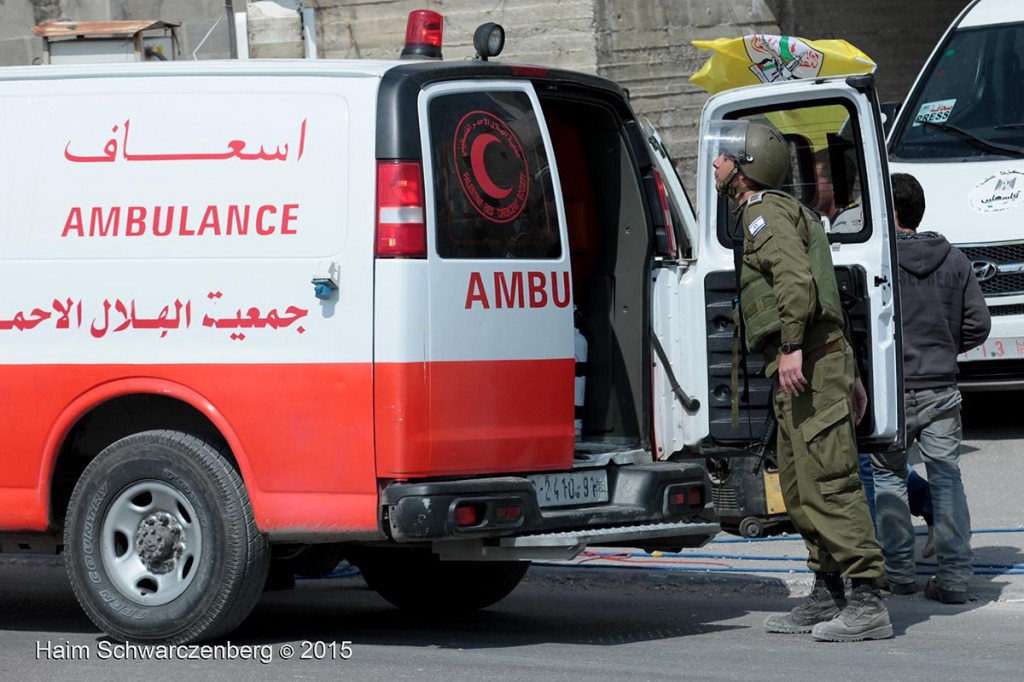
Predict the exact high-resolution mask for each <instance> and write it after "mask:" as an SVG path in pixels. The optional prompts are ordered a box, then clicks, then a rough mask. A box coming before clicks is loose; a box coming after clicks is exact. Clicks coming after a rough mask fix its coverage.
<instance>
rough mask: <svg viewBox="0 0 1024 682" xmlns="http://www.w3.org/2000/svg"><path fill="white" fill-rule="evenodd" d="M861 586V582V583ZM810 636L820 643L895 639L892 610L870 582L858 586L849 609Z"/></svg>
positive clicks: (814, 629) (851, 596)
mask: <svg viewBox="0 0 1024 682" xmlns="http://www.w3.org/2000/svg"><path fill="white" fill-rule="evenodd" d="M858 582H859V581H858ZM811 636H812V637H814V639H816V640H818V641H820V642H860V641H862V640H865V639H888V638H890V637H892V636H893V632H892V622H890V620H889V609H887V608H886V607H885V602H884V601H882V595H880V594H879V593H878V588H877V587H875V586H874V585H873V584H871V583H870V582H863V583H860V582H859V584H857V585H855V586H854V588H853V592H851V593H850V599H849V601H848V602H847V604H846V608H845V609H843V610H842V611H840V612H839V615H838V616H836V617H835V618H833V619H832V620H830V621H828V622H826V623H818V624H817V625H815V626H814V628H813V629H812V630H811Z"/></svg>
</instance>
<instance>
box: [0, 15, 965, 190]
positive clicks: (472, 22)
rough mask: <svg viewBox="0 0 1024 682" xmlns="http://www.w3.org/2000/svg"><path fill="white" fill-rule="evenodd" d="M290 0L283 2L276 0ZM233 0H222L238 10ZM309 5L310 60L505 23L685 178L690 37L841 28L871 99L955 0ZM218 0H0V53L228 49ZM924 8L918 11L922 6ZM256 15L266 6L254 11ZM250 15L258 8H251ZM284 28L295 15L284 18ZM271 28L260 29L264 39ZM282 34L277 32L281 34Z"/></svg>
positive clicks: (692, 135)
mask: <svg viewBox="0 0 1024 682" xmlns="http://www.w3.org/2000/svg"><path fill="white" fill-rule="evenodd" d="M279 1H280V2H281V3H282V4H287V3H291V4H294V3H295V0H279ZM244 2H245V0H234V4H235V7H236V9H240V8H241V7H242V6H243V4H244ZM304 2H305V5H306V6H309V7H313V8H314V9H315V12H316V23H317V25H316V33H317V42H318V47H319V54H320V57H322V58H363V59H373V58H379V59H391V58H395V57H397V56H398V53H399V51H400V50H401V45H402V42H403V39H404V35H405V20H406V16H407V15H408V13H409V12H410V11H411V10H413V9H418V8H427V9H434V10H437V11H440V12H442V13H443V14H444V15H445V58H447V59H464V58H471V57H472V56H473V48H472V38H473V30H474V29H475V28H476V27H477V26H478V25H479V24H481V23H484V22H485V21H496V22H498V23H501V24H502V25H504V26H505V28H506V30H507V31H508V37H507V44H506V48H505V52H504V53H503V54H502V56H501V59H504V60H508V61H516V62H524V63H534V64H544V65H550V66H557V67H560V68H567V69H577V70H580V71H586V72H589V73H597V74H599V75H602V76H605V77H608V78H612V79H614V80H616V81H618V82H620V83H621V84H622V85H624V86H625V87H626V88H628V89H629V91H630V93H631V94H632V98H633V105H634V107H635V108H636V109H637V110H638V111H639V112H640V113H641V114H644V115H645V116H647V117H648V118H650V119H651V121H652V122H653V123H654V124H655V125H656V126H657V127H658V128H659V129H661V131H662V132H663V137H664V139H665V142H666V144H667V145H668V147H669V150H670V151H671V152H672V154H673V156H674V158H675V159H676V163H677V165H678V167H679V169H680V175H681V176H682V177H683V181H684V183H685V184H686V185H687V187H688V188H691V189H692V186H693V178H694V176H695V168H694V163H695V153H696V142H697V140H696V133H697V122H698V120H699V117H700V110H701V107H702V106H703V104H704V101H705V99H706V95H705V93H704V92H703V91H701V90H699V89H697V88H694V87H693V86H691V85H690V84H689V83H688V82H687V78H688V77H689V75H690V74H692V73H693V72H695V71H696V70H697V69H698V68H700V65H701V64H702V63H703V62H704V60H705V59H706V58H707V56H708V55H707V54H706V53H703V52H700V51H698V50H696V49H695V48H694V47H692V45H691V44H690V41H692V40H696V39H713V38H719V37H735V36H741V35H746V34H749V33H754V32H767V33H779V32H782V33H788V34H792V35H798V36H801V37H803V38H807V39H811V40H814V39H821V38H845V39H846V40H848V41H850V42H851V43H853V44H854V45H856V46H857V47H859V48H860V49H862V50H864V51H865V52H866V53H867V54H868V55H870V56H871V57H872V58H873V59H874V60H875V61H876V62H877V63H878V64H879V70H878V72H877V78H878V83H879V89H880V95H881V97H882V99H883V100H898V99H902V97H903V95H904V94H905V92H906V90H907V89H908V88H909V87H910V85H911V83H912V81H913V78H914V76H915V75H916V73H917V71H918V70H919V69H920V66H921V64H922V63H923V62H924V60H925V59H926V57H927V56H928V54H929V52H930V50H931V48H932V46H933V45H934V44H935V41H936V40H937V39H938V38H939V36H941V34H942V32H943V31H944V30H945V28H946V26H947V25H948V24H949V22H950V21H951V20H952V18H953V17H954V16H956V14H957V13H958V12H959V11H960V10H961V9H962V8H963V7H964V6H966V4H967V2H968V0H927V2H918V3H914V2H908V3H894V2H891V0H832V1H831V2H821V0H304ZM224 4H225V3H224V0H0V64H28V63H31V62H32V60H33V59H34V58H38V57H39V56H40V55H41V46H40V43H39V40H38V39H37V38H35V37H34V36H33V35H32V34H31V32H30V29H31V27H32V26H33V25H34V24H36V23H41V22H43V21H49V20H53V19H56V18H58V17H64V18H68V19H79V20H87V19H143V18H145V19H164V20H167V21H180V22H182V23H183V25H182V28H181V29H180V32H179V37H180V38H181V43H182V48H183V51H184V55H183V58H186V59H190V58H192V52H193V51H194V50H196V48H197V46H198V45H199V44H200V42H201V41H203V39H204V36H205V34H206V33H207V31H208V30H209V29H210V28H211V27H213V26H214V24H216V22H217V20H218V19H221V21H220V23H219V24H218V25H217V26H216V28H214V30H213V31H212V32H211V33H210V35H209V37H208V38H207V40H206V42H205V43H203V46H202V47H201V48H200V49H199V50H198V52H197V53H196V57H197V58H200V59H210V58H217V57H226V56H227V55H228V54H229V46H228V33H227V25H226V21H225V20H224V19H222V17H224V16H225V10H224ZM925 10H926V11H925ZM264 15H265V13H264ZM261 16H263V15H261ZM253 19H254V24H253V26H251V27H250V28H251V30H250V34H251V35H252V37H253V38H255V39H256V40H257V41H263V40H264V38H266V39H267V41H269V42H268V43H267V45H265V46H264V47H263V48H262V49H261V48H259V47H255V46H254V48H253V50H252V52H253V56H285V55H288V56H300V55H301V52H299V51H298V50H297V49H296V45H297V44H294V43H293V44H290V45H283V46H282V45H281V44H280V43H278V42H276V41H278V38H279V37H280V36H279V35H278V34H279V33H280V30H281V26H283V25H284V24H281V25H280V26H274V25H272V22H271V23H269V24H261V23H260V21H259V20H256V19H257V17H256V16H255V15H253ZM284 23H287V24H288V27H289V28H288V29H287V30H291V28H290V27H291V26H295V25H296V24H295V22H294V18H289V19H288V20H286V21H284ZM270 37H273V40H272V41H271V40H270ZM284 42H285V43H287V41H284Z"/></svg>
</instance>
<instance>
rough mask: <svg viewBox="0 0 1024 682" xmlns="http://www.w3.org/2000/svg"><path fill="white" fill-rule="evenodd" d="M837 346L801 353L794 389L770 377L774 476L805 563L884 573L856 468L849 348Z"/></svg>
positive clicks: (855, 574)
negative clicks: (801, 382)
mask: <svg viewBox="0 0 1024 682" xmlns="http://www.w3.org/2000/svg"><path fill="white" fill-rule="evenodd" d="M839 346H840V347H839V348H838V349H837V350H834V351H832V352H829V353H826V354H824V355H821V356H820V357H815V354H814V352H813V349H812V350H811V351H805V353H804V364H803V373H804V378H805V379H807V385H806V386H805V387H804V392H803V393H801V394H800V395H798V396H795V397H789V396H787V395H785V394H784V393H783V392H782V390H781V389H780V388H779V386H778V379H777V378H776V380H775V384H774V390H775V416H776V418H777V419H778V422H779V430H778V440H777V444H776V448H777V451H778V466H779V482H780V484H781V486H782V495H783V499H784V500H785V502H786V509H787V511H788V513H789V517H790V519H791V520H792V521H793V525H794V526H796V529H797V530H798V531H799V532H800V534H801V535H802V536H803V538H804V543H805V544H806V545H807V553H808V557H807V565H808V567H809V568H810V569H811V570H812V571H814V572H816V573H818V572H824V573H832V572H837V573H840V574H842V576H843V577H845V578H865V579H871V580H874V579H878V578H881V577H882V576H884V575H885V573H884V561H883V558H882V551H881V549H880V548H879V545H878V541H877V540H876V538H875V530H874V525H873V524H872V523H871V514H870V511H869V510H868V505H867V499H866V498H865V497H864V488H863V487H862V485H861V482H860V477H859V475H858V470H857V442H856V435H855V433H854V423H853V405H852V395H853V377H854V367H853V362H854V360H853V351H852V350H851V349H850V347H849V345H847V344H846V342H845V341H842V342H840V343H839ZM765 359H766V361H770V360H771V358H769V357H766V358H765ZM771 364H772V365H776V366H777V363H774V362H772V363H771Z"/></svg>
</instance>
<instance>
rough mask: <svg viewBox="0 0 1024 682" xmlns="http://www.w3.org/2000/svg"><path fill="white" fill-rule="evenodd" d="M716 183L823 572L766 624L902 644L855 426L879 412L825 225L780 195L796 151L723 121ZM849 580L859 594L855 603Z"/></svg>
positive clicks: (749, 327)
mask: <svg viewBox="0 0 1024 682" xmlns="http://www.w3.org/2000/svg"><path fill="white" fill-rule="evenodd" d="M705 144H708V145H711V151H712V154H713V155H715V156H716V158H715V161H714V175H715V184H716V187H717V189H718V191H719V193H721V194H724V195H726V196H728V197H729V199H730V200H732V202H733V203H734V204H735V205H736V213H737V217H738V219H739V221H740V224H741V225H742V228H743V259H742V268H741V275H740V280H739V281H740V284H739V286H740V308H741V311H742V321H743V325H744V327H745V331H744V336H745V341H746V344H747V348H748V349H749V350H750V351H752V352H760V353H763V354H764V359H765V375H766V376H768V377H776V379H775V391H774V410H775V416H776V418H777V419H778V424H779V426H778V441H777V450H778V466H779V479H780V482H781V485H782V493H783V498H784V500H785V502H786V508H787V511H788V513H789V516H790V519H791V520H792V521H793V524H794V525H795V526H796V528H797V530H799V531H800V534H801V535H802V536H803V538H804V543H805V544H806V546H807V551H808V559H807V565H808V566H809V567H810V568H811V570H812V571H814V588H813V590H812V591H811V594H810V596H809V597H808V598H807V599H806V600H805V601H804V602H802V603H801V604H800V605H798V606H797V607H796V608H794V609H793V610H792V611H791V612H790V613H787V614H781V615H780V614H776V615H772V616H769V617H768V618H767V620H765V628H766V629H767V630H768V631H769V632H781V633H805V632H811V633H812V636H813V637H814V638H815V639H817V640H827V641H849V642H853V641H860V640H865V639H884V638H888V637H892V636H893V630H892V624H891V623H890V621H889V612H888V609H886V606H885V603H884V602H883V601H882V597H881V595H880V594H879V591H878V586H877V583H878V581H879V580H880V579H881V578H882V577H883V576H884V569H883V559H882V552H881V550H880V549H879V546H878V542H877V541H876V539H875V533H874V528H873V526H872V523H871V516H870V513H869V511H868V505H867V500H866V498H865V496H864V490H863V488H862V487H861V483H860V480H859V478H858V474H857V445H856V438H855V435H854V426H855V424H856V423H859V422H860V420H861V419H862V418H863V416H864V413H865V411H866V410H867V395H866V393H865V391H864V386H863V384H862V383H861V381H860V378H859V377H857V376H856V374H855V372H856V369H855V363H854V358H853V350H852V346H851V343H850V339H849V336H848V332H847V323H846V316H845V314H844V313H843V309H842V307H841V305H840V302H839V291H838V287H837V285H836V279H835V271H834V270H833V267H832V257H831V255H830V250H829V244H828V239H827V237H826V234H825V231H824V228H823V227H822V225H821V221H820V220H819V219H818V216H817V214H815V213H814V212H813V211H811V210H810V209H807V208H806V207H804V206H803V205H802V204H800V202H798V201H797V200H796V199H795V198H793V197H792V196H790V195H788V194H785V193H784V192H781V191H779V190H778V188H779V187H781V186H782V183H783V180H784V179H785V178H786V176H787V174H788V173H789V147H788V145H787V144H786V140H785V138H783V136H782V134H781V133H779V132H778V131H777V130H775V129H774V128H771V127H769V126H766V125H762V124H759V123H753V122H748V121H713V122H712V123H711V127H710V130H709V135H708V138H707V139H706V140H705ZM844 578H849V579H850V580H851V583H852V591H851V593H850V596H849V598H847V597H846V594H845V584H844Z"/></svg>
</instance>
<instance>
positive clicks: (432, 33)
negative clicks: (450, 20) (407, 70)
mask: <svg viewBox="0 0 1024 682" xmlns="http://www.w3.org/2000/svg"><path fill="white" fill-rule="evenodd" d="M443 32H444V17H443V16H441V14H440V13H439V12H434V11H432V10H429V9H416V10H413V11H411V12H409V19H408V21H407V22H406V24H405V47H403V48H402V58H403V59H405V58H410V57H412V58H420V59H441V35H442V33H443Z"/></svg>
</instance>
